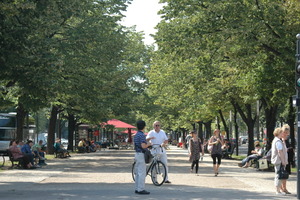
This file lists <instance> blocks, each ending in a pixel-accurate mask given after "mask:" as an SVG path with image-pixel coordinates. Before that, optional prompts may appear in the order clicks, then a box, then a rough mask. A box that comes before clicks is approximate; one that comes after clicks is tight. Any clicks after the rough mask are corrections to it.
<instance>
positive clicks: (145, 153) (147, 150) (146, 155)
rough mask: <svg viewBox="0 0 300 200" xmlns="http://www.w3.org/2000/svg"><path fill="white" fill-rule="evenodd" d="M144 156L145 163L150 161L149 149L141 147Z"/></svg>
mask: <svg viewBox="0 0 300 200" xmlns="http://www.w3.org/2000/svg"><path fill="white" fill-rule="evenodd" d="M143 153H144V157H145V163H150V162H151V161H152V158H153V156H152V154H151V151H150V150H149V149H143Z"/></svg>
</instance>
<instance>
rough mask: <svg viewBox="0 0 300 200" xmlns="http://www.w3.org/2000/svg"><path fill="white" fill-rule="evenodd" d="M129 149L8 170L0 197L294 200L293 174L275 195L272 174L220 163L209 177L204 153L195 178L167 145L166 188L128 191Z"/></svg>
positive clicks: (0, 180)
mask: <svg viewBox="0 0 300 200" xmlns="http://www.w3.org/2000/svg"><path fill="white" fill-rule="evenodd" d="M133 157H134V152H133V150H105V151H104V150H102V151H98V152H96V153H86V154H74V155H72V157H71V158H67V159H51V160H48V165H47V166H45V167H43V168H41V169H35V170H19V169H13V170H11V169H9V170H4V171H3V172H2V173H0V199H1V200H6V199H7V200H8V199H22V200H27V199H33V200H35V199H39V200H50V199H51V200H56V199H57V200H71V199H72V200H77V199H78V200H79V199H116V200H118V199H141V198H142V199H166V200H171V199H185V200H197V199H251V200H252V199H253V200H254V199H297V197H296V181H297V177H296V174H295V173H294V174H292V175H291V176H290V179H289V180H288V184H287V187H288V189H289V190H290V192H292V195H288V196H285V197H279V196H276V195H275V193H274V186H273V182H274V180H273V179H274V172H262V171H256V170H255V169H253V168H247V169H244V168H239V167H237V161H235V160H228V159H224V160H222V165H221V168H220V174H219V176H218V177H215V176H214V174H213V170H212V159H211V158H210V156H209V155H208V154H206V155H205V157H204V159H203V161H201V162H200V168H199V176H196V175H195V174H191V173H190V172H189V171H190V170H189V168H190V163H189V162H188V156H187V151H186V150H184V149H180V148H177V147H174V146H172V147H171V149H170V150H168V161H169V172H170V174H169V179H170V181H171V182H172V183H171V184H164V185H162V186H160V187H158V186H154V185H153V184H152V182H151V178H150V177H149V176H148V177H147V178H146V190H148V191H150V192H151V194H150V195H144V196H141V195H137V194H135V193H134V182H133V180H132V177H131V165H132V162H133Z"/></svg>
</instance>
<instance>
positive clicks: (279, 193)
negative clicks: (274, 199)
mask: <svg viewBox="0 0 300 200" xmlns="http://www.w3.org/2000/svg"><path fill="white" fill-rule="evenodd" d="M276 195H278V196H285V195H286V193H285V192H276Z"/></svg>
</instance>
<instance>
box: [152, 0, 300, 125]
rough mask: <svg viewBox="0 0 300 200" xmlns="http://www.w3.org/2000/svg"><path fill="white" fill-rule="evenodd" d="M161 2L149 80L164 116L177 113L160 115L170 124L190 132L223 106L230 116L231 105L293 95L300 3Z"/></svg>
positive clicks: (280, 99) (276, 100) (275, 101)
mask: <svg viewBox="0 0 300 200" xmlns="http://www.w3.org/2000/svg"><path fill="white" fill-rule="evenodd" d="M161 2H162V3H167V5H166V6H164V8H163V10H161V11H160V13H161V14H162V15H163V20H162V21H161V23H159V25H158V26H157V28H158V32H157V34H156V35H155V39H156V41H157V44H158V51H157V54H156V56H155V57H154V59H153V64H152V65H151V68H150V69H149V71H148V72H147V76H148V77H149V83H150V86H149V91H148V93H149V95H151V97H153V98H154V99H155V103H156V104H157V105H159V106H160V107H161V113H164V112H167V113H168V114H171V115H172V117H169V116H167V117H166V116H164V115H163V114H161V115H160V117H162V118H163V119H164V120H166V121H171V120H173V121H171V122H169V123H172V124H173V125H175V126H179V125H180V126H182V127H187V126H188V123H189V122H190V121H193V120H194V121H195V120H204V121H205V120H209V119H213V118H214V116H215V115H216V113H217V111H218V110H220V109H222V110H223V111H225V112H226V111H229V109H232V107H231V104H230V102H235V103H238V104H240V105H251V104H254V103H256V101H257V100H260V99H265V100H266V101H267V106H268V107H272V106H276V105H280V104H282V103H285V101H286V99H287V98H288V97H289V96H291V95H293V93H294V87H293V82H294V75H293V72H294V71H293V70H294V57H293V55H294V49H295V35H296V34H297V31H299V27H300V26H299V21H296V20H295V18H299V16H300V10H299V3H297V2H296V1H279V0H278V1H277V0H276V1H273V0H272V1H271V0H263V1H249V0H243V1H240V0H229V1H228V0H226V1H225V0H224V1H212V0H209V1H195V0H185V1H180V0H162V1H161ZM297 16H298V17H297ZM170 110H173V111H174V110H175V112H170ZM253 111H254V110H253ZM253 111H251V112H253ZM244 112H246V107H245V108H244ZM251 112H250V113H248V114H251ZM250 116H251V115H250Z"/></svg>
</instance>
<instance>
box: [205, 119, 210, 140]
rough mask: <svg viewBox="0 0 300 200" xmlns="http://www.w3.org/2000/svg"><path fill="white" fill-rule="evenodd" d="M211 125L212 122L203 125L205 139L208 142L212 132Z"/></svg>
mask: <svg viewBox="0 0 300 200" xmlns="http://www.w3.org/2000/svg"><path fill="white" fill-rule="evenodd" d="M211 123H212V120H210V121H208V122H205V123H204V126H205V131H206V137H205V138H206V139H207V140H208V139H209V138H210V137H211V135H212V134H211V133H212V130H211Z"/></svg>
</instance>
